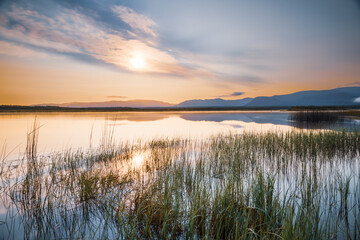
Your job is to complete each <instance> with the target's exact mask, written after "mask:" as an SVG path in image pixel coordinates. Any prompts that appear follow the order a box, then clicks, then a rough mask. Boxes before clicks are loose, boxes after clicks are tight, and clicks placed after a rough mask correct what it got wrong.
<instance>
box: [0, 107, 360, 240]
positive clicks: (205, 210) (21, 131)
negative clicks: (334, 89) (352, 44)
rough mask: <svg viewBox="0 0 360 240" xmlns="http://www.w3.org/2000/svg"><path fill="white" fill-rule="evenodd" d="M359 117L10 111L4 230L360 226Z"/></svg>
mask: <svg viewBox="0 0 360 240" xmlns="http://www.w3.org/2000/svg"><path fill="white" fill-rule="evenodd" d="M34 126H36V129H37V130H36V131H32V129H34ZM359 127H360V126H359V121H358V120H357V119H354V118H350V117H344V116H343V114H341V113H340V112H286V111H256V112H250V111H249V112H244V111H242V112H236V111H228V112H137V113H136V112H117V113H101V112H96V113H83V112H81V113H37V114H34V113H14V114H1V115H0V132H1V138H0V144H1V145H2V146H3V147H2V149H3V150H2V157H1V159H2V160H3V161H2V162H1V164H0V177H1V181H0V190H1V191H0V239H8V238H9V239H18V238H26V239H34V238H37V239H54V238H56V239H59V238H66V239H68V238H81V239H88V238H98V239H100V238H101V239H103V238H108V239H144V238H148V237H149V238H150V237H151V238H153V237H154V236H156V238H174V239H187V238H188V237H189V236H190V238H194V239H197V238H202V237H203V238H209V239H210V238H211V239H212V238H218V239H227V238H232V237H233V238H240V239H251V238H253V237H254V235H259V236H262V238H264V239H272V238H273V237H274V236H282V237H283V238H284V239H293V238H297V239H329V238H331V239H347V238H348V236H355V238H356V236H357V234H358V233H359V230H360V225H359V222H358V219H359V218H360V207H359V206H360V204H359V199H360V178H359V176H360V172H359V171H360V157H359V152H360V133H359V132H358V131H351V130H354V129H359ZM309 129H311V131H309ZM344 129H345V130H346V131H344ZM328 130H331V131H328ZM332 130H341V131H332ZM154 139H155V140H154ZM27 141H29V142H30V144H29V145H28V147H27ZM1 145H0V146H1ZM259 226H261V227H259ZM238 233H240V234H241V236H240V237H239V236H238V235H237V234H238ZM236 236H238V237H236Z"/></svg>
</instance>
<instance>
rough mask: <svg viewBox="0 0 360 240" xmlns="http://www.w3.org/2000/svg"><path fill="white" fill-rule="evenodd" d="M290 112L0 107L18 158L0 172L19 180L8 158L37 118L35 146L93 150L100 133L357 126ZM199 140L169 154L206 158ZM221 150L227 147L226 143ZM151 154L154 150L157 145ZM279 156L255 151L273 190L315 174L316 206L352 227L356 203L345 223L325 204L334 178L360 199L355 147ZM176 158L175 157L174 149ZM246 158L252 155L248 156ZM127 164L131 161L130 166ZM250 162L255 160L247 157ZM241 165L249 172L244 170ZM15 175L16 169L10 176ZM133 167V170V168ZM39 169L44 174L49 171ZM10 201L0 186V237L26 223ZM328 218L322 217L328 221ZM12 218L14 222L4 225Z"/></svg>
mask: <svg viewBox="0 0 360 240" xmlns="http://www.w3.org/2000/svg"><path fill="white" fill-rule="evenodd" d="M290 119H294V118H291V113H290V112H283V111H281V112H280V111H264V112H259V111H257V112H235V111H231V112H230V111H229V112H164V113H162V112H140V113H134V112H125V113H124V112H118V113H38V114H33V113H17V114H0V132H1V134H0V147H1V149H4V150H2V152H3V153H2V154H3V156H0V159H1V158H3V157H4V156H5V159H6V160H9V161H8V162H7V163H10V164H9V165H11V163H13V162H15V164H13V165H12V166H13V168H9V169H11V171H12V173H11V174H13V175H14V176H13V175H9V176H7V177H6V176H5V175H6V174H7V173H6V172H5V175H4V177H3V178H2V179H7V180H8V181H9V186H10V188H12V187H13V186H14V185H16V184H14V183H16V181H19V180H16V181H15V180H14V179H20V180H21V179H22V176H24V175H22V174H23V173H24V172H22V171H24V169H26V168H24V167H18V166H20V165H17V164H18V163H17V162H18V161H11V160H14V159H19V158H22V157H23V156H24V151H25V148H26V138H27V133H29V132H30V131H31V129H32V127H33V125H34V122H35V121H36V122H37V124H38V125H39V126H40V128H39V139H38V153H39V154H43V155H47V154H51V153H53V152H58V151H66V150H77V149H83V150H86V149H89V148H91V149H93V150H97V149H96V148H97V147H99V146H101V144H102V143H104V140H103V139H104V136H105V135H106V136H109V135H110V136H112V139H113V144H116V143H121V142H129V143H134V144H136V143H138V141H141V142H146V141H148V140H152V139H156V138H164V137H165V138H188V139H194V140H201V139H203V138H207V137H209V136H211V135H217V134H221V133H225V134H227V133H233V134H238V133H242V132H244V131H246V132H267V131H272V132H280V131H291V130H297V129H299V128H305V129H306V128H307V127H308V128H311V129H344V128H345V129H353V128H357V129H360V122H359V120H356V119H350V118H345V119H343V118H341V119H340V120H336V121H333V122H321V123H320V124H319V123H316V124H314V123H311V124H307V123H306V122H295V120H290ZM197 143H198V144H200V145H201V143H202V141H189V145H185V146H183V147H182V148H181V147H180V146H179V149H176V150H175V149H172V150H173V151H172V152H171V153H172V154H174V156H176V154H180V155H179V156H183V155H182V154H181V152H186V153H187V154H185V155H184V156H187V158H186V161H189V163H190V162H191V164H190V165H189V166H193V167H194V166H195V164H194V161H193V160H194V159H196V158H197V157H199V156H202V157H203V158H204V159H208V158H209V159H210V158H211V154H210V155H209V156H208V155H206V154H208V153H210V152H211V151H213V149H212V148H211V146H210V145H206V144H204V145H201V147H200V145H199V146H198V145H197ZM241 146H246V145H241V144H240V145H239V146H238V147H237V148H234V149H233V150H234V151H235V150H237V151H238V153H239V154H240V153H241V154H244V153H246V151H242V150H239V149H238V148H241ZM1 149H0V151H1ZM200 150H201V151H202V154H205V155H201V154H200V155H197V154H199V153H198V152H201V151H200ZM262 150H263V149H262V148H253V149H252V150H251V151H252V152H253V154H260V153H261V151H262ZM177 151H179V152H177ZM0 153H1V152H0ZM222 153H223V154H225V153H226V151H224V152H222ZM152 154H154V152H153V153H152ZM219 156H220V155H219ZM224 156H225V163H226V162H229V161H226V160H227V159H228V158H229V159H232V161H233V160H234V159H235V158H234V156H235V155H234V156H233V157H231V156H232V155H231V154H230V155H229V156H227V155H224ZM224 156H223V157H224ZM151 157H152V155H151V154H150V152H149V150H144V149H143V150H139V151H138V152H134V153H133V155H132V156H131V157H130V159H129V161H128V162H126V163H125V165H124V163H123V162H121V161H115V162H114V163H113V165H104V166H102V167H103V169H117V170H118V171H115V172H119V173H121V172H123V171H124V172H126V171H125V170H124V169H131V171H135V172H136V171H139V172H141V171H140V170H139V169H141V168H143V165H144V164H143V163H144V162H146V161H148V160H149V159H151ZM243 157H244V159H248V157H249V156H247V157H245V155H244V156H243ZM277 157H278V158H276V157H275V158H274V159H272V158H268V156H265V157H264V156H263V155H261V154H260V155H256V157H254V159H255V160H257V161H258V163H257V164H258V165H256V166H257V167H259V166H261V167H263V168H264V169H265V172H266V173H268V172H269V173H271V174H272V175H273V176H276V177H275V180H276V182H275V183H276V184H275V185H276V187H275V191H276V192H278V193H279V196H280V197H281V198H284V199H285V197H286V194H285V193H287V192H288V191H290V192H293V193H296V194H297V195H300V193H301V191H298V188H299V186H300V185H301V184H303V181H304V179H305V180H306V181H308V183H309V184H310V185H311V184H313V180H312V178H311V177H314V176H315V177H316V178H315V179H316V186H317V187H318V188H319V189H320V190H319V192H321V194H323V195H321V196H320V198H319V199H321V202H322V205H321V212H323V213H327V214H329V215H326V216H328V217H327V218H329V219H331V220H332V221H334V224H339V226H340V227H341V228H344V229H348V230H349V229H350V230H349V231H350V232H351V231H353V226H352V225H351V224H352V223H353V222H354V216H355V215H358V210H356V209H357V208H354V209H355V210H354V211H353V212H350V214H349V216H347V217H346V219H348V221H349V222H350V225H347V224H346V223H347V222H346V221H345V220H344V219H345V218H344V217H343V218H341V219H339V217H338V211H339V206H335V207H333V208H332V210H331V211H334V218H333V217H332V215H331V214H332V212H330V210H329V212H330V213H328V212H327V211H328V210H327V207H328V206H330V203H328V201H332V200H334V201H335V200H336V201H337V202H340V200H339V199H340V195H339V193H338V192H337V189H340V187H339V186H340V185H339V186H338V185H337V184H340V183H341V182H345V181H346V180H348V179H349V189H350V190H349V191H350V194H349V196H350V197H349V200H348V201H349V206H355V205H356V204H358V202H357V201H358V197H359V196H358V195H357V194H355V193H357V192H358V189H360V188H359V186H360V185H359V177H358V176H359V169H360V168H359V155H358V153H357V155H356V156H355V157H353V158H350V157H349V158H347V157H346V156H345V157H341V156H335V157H333V158H331V159H328V160H326V158H325V157H324V156H323V155H321V154H320V155H319V156H318V158H319V159H320V160H319V161H314V162H313V161H312V160H311V159H308V160H309V161H308V160H306V159H302V158H299V159H298V158H293V156H292V155H291V156H290V155H289V156H288V157H286V158H284V159H286V161H284V162H282V161H283V158H282V157H283V155H281V153H280V154H279V156H277ZM323 158H324V159H325V160H324V161H322V160H321V159H323ZM175 159H180V158H178V157H175ZM216 159H217V158H216ZM238 159H242V158H238ZM223 160H224V159H223ZM248 160H249V161H251V158H249V159H248ZM275 160H276V161H275ZM5 163H6V162H5ZM225 163H224V164H225ZM107 164H109V163H107ZM126 164H128V166H127V165H126ZM252 164H254V162H252ZM276 164H278V165H276ZM312 164H315V165H312ZM214 166H217V165H214V164H209V166H208V167H209V169H211V168H212V167H214ZM219 166H220V165H219ZM221 166H222V165H221ZM248 166H252V165H251V164H248ZM256 166H255V167H256ZM98 167H99V166H98ZM100 167H101V165H100ZM133 169H135V170H133ZM209 169H207V171H205V172H206V174H208V176H207V179H208V180H207V181H208V182H207V183H208V184H212V185H214V186H215V185H217V184H220V185H221V184H223V182H224V179H227V178H229V179H231V178H230V177H231V176H232V175H231V173H233V171H230V170H231V169H228V170H222V172H221V171H220V170H219V169H212V170H211V171H210V170H209ZM232 170H233V169H232ZM238 170H239V169H238ZM46 171H47V170H46ZM46 171H45V172H46ZM218 171H219V172H220V173H221V174H218V175H219V176H220V177H221V178H220V177H218V176H217V175H213V172H218ZM59 172H61V171H59ZM194 172H195V171H194ZM246 173H250V174H249V175H246ZM251 173H252V171H247V170H246V171H244V173H242V174H241V176H242V179H243V181H244V183H246V186H250V185H251V184H250V183H252V180H253V176H252V175H251ZM229 174H230V175H229ZM17 175H19V176H20V177H19V178H15V176H17ZM133 175H134V176H137V175H136V174H133ZM155 175H156V174H155ZM155 175H154V176H155ZM44 176H46V177H47V175H46V174H45V175H44ZM139 176H141V174H139ZM304 176H305V178H304ZM146 178H147V176H146V174H145V176H144V179H146ZM44 179H45V178H44ZM308 179H310V180H308ZM340 180H341V181H340ZM306 181H305V182H306ZM135 182H136V181H135ZM6 185H7V182H6V181H4V182H2V185H1V186H0V190H4V189H5V188H4V189H1V187H2V186H6ZM304 186H305V185H304ZM134 189H136V188H134ZM214 189H215V188H214ZM329 196H330V197H331V198H330V197H329ZM299 199H300V198H299V197H298V198H296V199H295V201H297V202H299V203H300V202H301V201H302V200H301V199H300V200H299ZM11 203H12V201H11V199H9V196H8V195H6V194H4V192H1V191H0V239H2V237H3V238H7V237H9V238H10V239H11V238H20V239H21V238H24V236H25V233H24V229H26V227H29V226H25V225H23V224H24V222H21V221H20V220H21V218H19V216H20V215H21V214H20V213H19V212H18V211H19V206H16V207H15V205H12V204H11ZM66 204H70V205H71V204H72V202H71V201H70V202H68V203H66ZM354 204H355V205H354ZM70 205H69V206H70ZM331 206H332V205H331ZM356 206H358V205H356ZM74 209H76V208H74ZM327 218H326V219H325V220H324V221H326V220H327ZM25 219H26V218H25ZM25 223H26V222H25ZM9 226H12V227H11V228H9ZM14 229H16V230H14ZM30 229H31V227H30ZM59 231H60V230H59ZM338 239H346V235H344V233H339V236H338Z"/></svg>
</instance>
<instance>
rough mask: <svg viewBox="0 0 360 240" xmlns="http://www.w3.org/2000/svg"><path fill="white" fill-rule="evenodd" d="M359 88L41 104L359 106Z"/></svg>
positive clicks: (104, 106) (100, 105)
mask: <svg viewBox="0 0 360 240" xmlns="http://www.w3.org/2000/svg"><path fill="white" fill-rule="evenodd" d="M359 97H360V87H345V88H335V89H331V90H317V91H301V92H296V93H291V94H286V95H275V96H272V97H256V98H243V99H237V100H224V99H221V98H215V99H193V100H187V101H184V102H181V103H179V104H176V105H173V104H170V103H167V102H161V101H155V100H130V101H106V102H73V103H64V104H40V105H35V106H56V107H67V108H117V107H124V108H212V107H217V108H227V107H230V108H232V107H244V108H247V107H248V108H253V107H255V108H258V107H265V108H269V107H294V106H352V105H354V106H355V105H358V106H360V102H359V101H355V99H360V98H359Z"/></svg>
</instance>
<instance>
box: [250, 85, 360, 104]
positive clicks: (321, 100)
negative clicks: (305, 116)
mask: <svg viewBox="0 0 360 240" xmlns="http://www.w3.org/2000/svg"><path fill="white" fill-rule="evenodd" d="M358 97H360V87H346V88H335V89H331V90H318V91H301V92H296V93H292V94H286V95H275V96H272V97H256V98H254V99H253V100H252V101H250V102H249V103H248V104H246V105H245V106H247V107H260V106H261V107H270V106H271V107H276V106H347V105H360V103H359V102H355V99H356V98H358Z"/></svg>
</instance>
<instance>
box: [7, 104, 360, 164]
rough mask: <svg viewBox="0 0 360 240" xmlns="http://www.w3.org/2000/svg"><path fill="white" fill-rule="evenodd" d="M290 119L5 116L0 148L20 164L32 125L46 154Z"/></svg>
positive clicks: (288, 125) (284, 123)
mask: <svg viewBox="0 0 360 240" xmlns="http://www.w3.org/2000/svg"><path fill="white" fill-rule="evenodd" d="M289 115H290V113H289V112H284V111H281V112H280V111H256V112H251V111H241V112H239V111H238V112H236V111H227V112H215V111H211V112H114V113H108V112H107V113H104V112H96V113H84V112H78V113H36V114H35V113H3V114H0V133H1V134H0V148H1V149H4V150H3V151H2V154H3V155H4V156H5V157H6V159H10V160H13V159H18V158H21V157H22V156H23V153H24V151H25V148H26V136H27V133H29V132H30V130H31V129H32V126H33V123H34V121H35V119H36V121H37V123H38V124H39V125H40V129H39V141H38V154H50V153H52V152H56V151H64V150H69V149H71V150H77V149H79V148H81V149H88V148H96V147H99V146H100V145H101V144H104V141H105V140H109V137H111V139H110V140H111V141H113V142H112V143H114V144H117V143H119V142H130V143H132V142H136V141H138V140H141V141H147V140H151V139H154V138H189V139H202V138H206V137H209V136H211V135H217V134H220V133H229V132H231V133H241V132H243V131H255V132H259V131H288V130H292V129H295V128H296V127H294V126H293V125H294V124H293V123H292V122H291V121H290V120H289ZM354 125H357V126H360V123H359V122H358V121H356V120H350V119H347V120H346V121H343V122H341V123H340V124H338V125H337V127H338V128H349V127H351V126H354ZM319 127H321V126H319ZM328 127H329V126H328V125H324V128H328ZM105 135H106V136H105Z"/></svg>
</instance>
